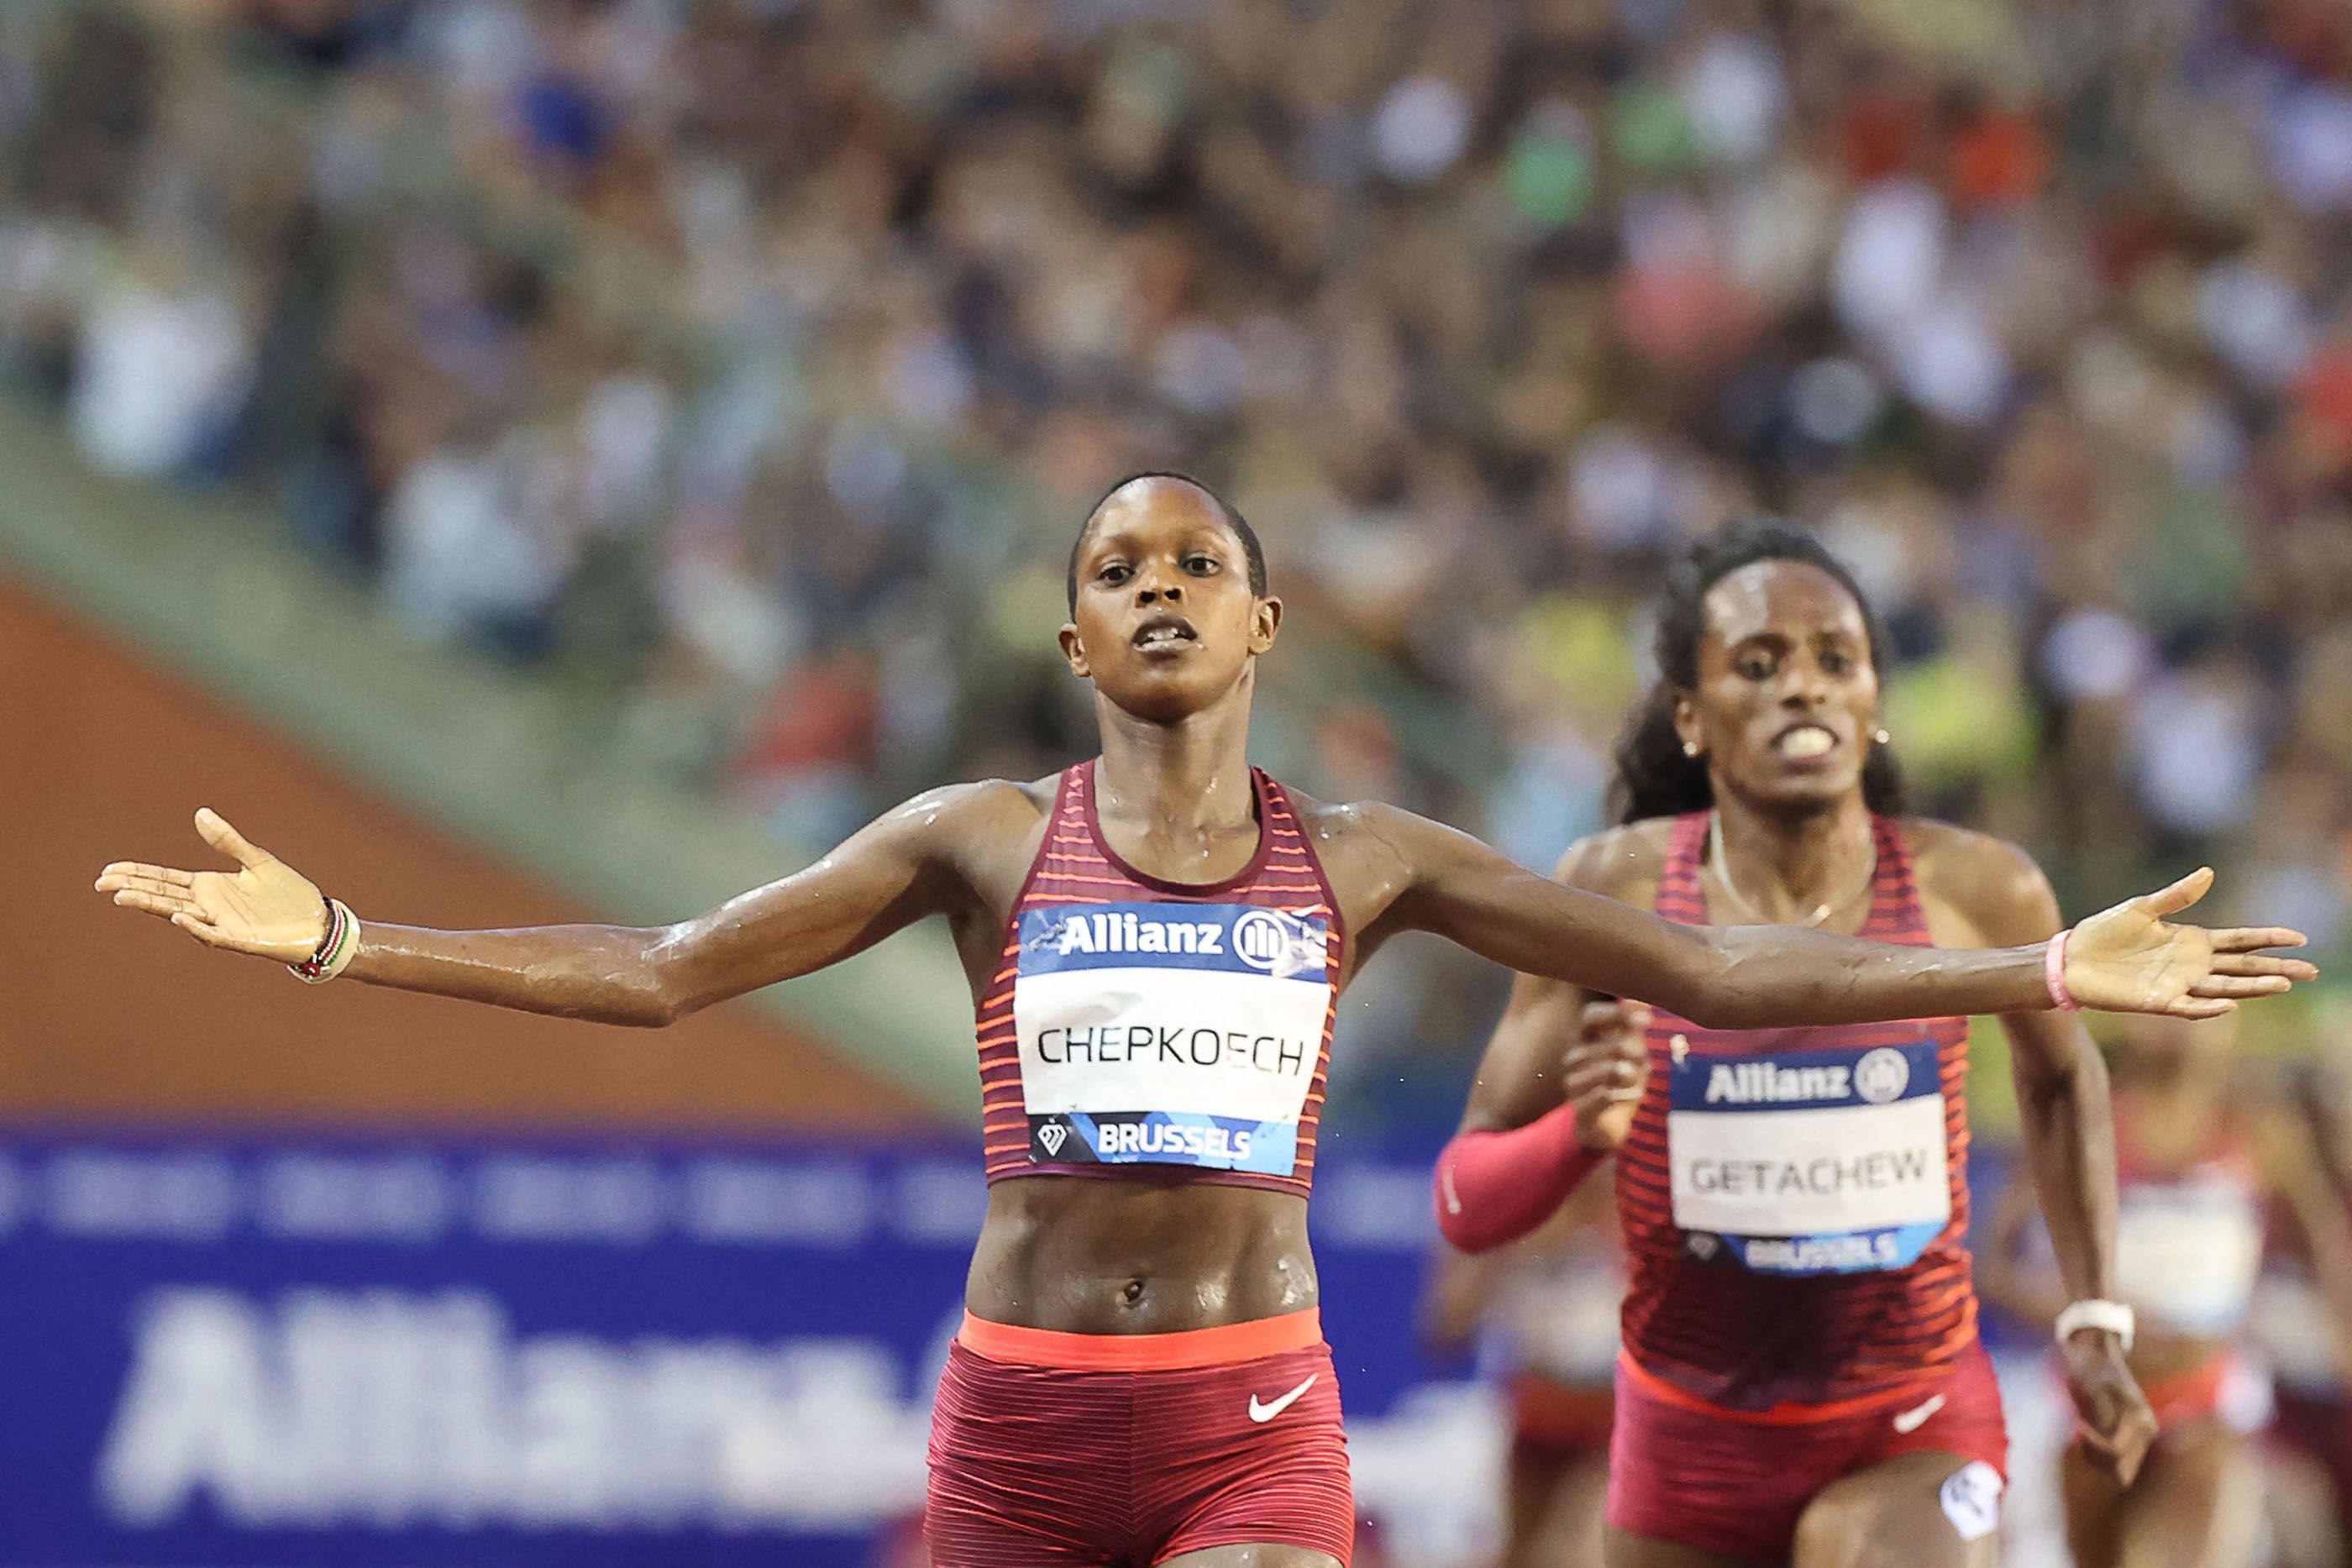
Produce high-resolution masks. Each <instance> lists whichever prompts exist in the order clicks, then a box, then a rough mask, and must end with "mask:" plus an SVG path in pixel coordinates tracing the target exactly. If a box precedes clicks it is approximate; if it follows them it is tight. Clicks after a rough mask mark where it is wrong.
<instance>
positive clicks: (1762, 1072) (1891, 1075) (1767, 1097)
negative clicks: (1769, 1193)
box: [1699, 1046, 1916, 1106]
mask: <svg viewBox="0 0 2352 1568" xmlns="http://www.w3.org/2000/svg"><path fill="white" fill-rule="evenodd" d="M1914 1049H1916V1048H1914ZM1808 1054H1809V1055H1811V1054H1816V1053H1808ZM1818 1054H1827V1053H1818ZM1700 1070H1701V1071H1705V1072H1706V1087H1705V1090H1704V1091H1703V1092H1702V1093H1701V1095H1700V1097H1699V1098H1700V1101H1701V1103H1703V1104H1705V1105H1707V1106H1721V1105H1836V1104H1847V1103H1853V1101H1856V1100H1859V1101H1861V1102H1863V1103H1864V1104H1870V1105H1885V1104H1891V1103H1893V1102H1895V1101H1897V1100H1900V1099H1902V1098H1903V1095H1904V1092H1905V1091H1906V1090H1907V1089H1909V1088H1910V1086H1911V1061H1910V1059H1909V1057H1908V1056H1907V1055H1906V1053H1905V1052H1904V1051H1899V1050H1896V1049H1895V1048H1893V1047H1888V1046H1881V1047H1879V1048H1878V1049H1877V1050H1874V1051H1866V1052H1864V1053H1863V1055H1862V1056H1861V1058H1860V1059H1859V1060H1857V1061H1802V1062H1791V1061H1772V1060H1770V1059H1769V1058H1768V1059H1765V1060H1762V1061H1711V1062H1706V1063H1703V1064H1701V1068H1700Z"/></svg>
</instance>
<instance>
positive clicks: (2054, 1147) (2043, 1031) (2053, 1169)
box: [1952, 834, 2156, 1483]
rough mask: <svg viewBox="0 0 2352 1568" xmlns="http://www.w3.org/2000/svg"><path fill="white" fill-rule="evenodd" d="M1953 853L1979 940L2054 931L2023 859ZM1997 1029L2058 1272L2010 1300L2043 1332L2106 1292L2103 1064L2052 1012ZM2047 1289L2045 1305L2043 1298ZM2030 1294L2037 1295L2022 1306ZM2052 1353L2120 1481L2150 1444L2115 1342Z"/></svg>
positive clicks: (2085, 1427) (2110, 1119) (2107, 1170)
mask: <svg viewBox="0 0 2352 1568" xmlns="http://www.w3.org/2000/svg"><path fill="white" fill-rule="evenodd" d="M1955 848H1956V852H1953V853H1952V860H1953V862H1955V863H1954V867H1953V869H1954V870H1955V871H1956V872H1957V873H1958V875H1957V876H1955V877H1954V878H1953V879H1952V883H1953V885H1954V888H1955V891H1956V893H1957V895H1958V896H1957V897H1956V899H1955V902H1956V903H1957V904H1958V905H1959V906H1960V908H1961V912H1962V913H1963V914H1964V915H1967V916H1968V919H1969V924H1970V925H1973V926H1975V928H1976V930H1977V932H1978V934H1979V936H1982V937H1983V938H1984V939H1986V940H1987V941H1991V942H2004V943H2021V944H2024V943H2044V942H2047V941H2048V940H2049V939H2050V938H2051V937H2052V936H2055V935H2056V934H2057V932H2058V931H2059V930H2060V928H2061V926H2062V924H2063V922H2062V920H2061V917H2060V915H2059V913H2058V897H2057V894H2054V893H2053V892H2052V891H2051V890H2050V882H2049V879H2048V878H2047V877H2045V876H2043V875H2042V868H2041V867H2040V866H2038V865H2036V864H2034V863H2033V862H2032V859H2031V858H2030V857H2029V856H2027V855H2026V854H2025V852H2023V851H2021V850H2019V849H2017V848H2016V847H2015V846H2013V845H2010V844H2005V843H2002V842H2000V841H1999V840H1996V839H1988V838H1983V837H1979V836H1978V835H1975V834H1968V835H1964V836H1963V837H1962V841H1961V842H1960V844H1958V845H1957V846H1956V847H1955ZM2000 1021H2001V1027H2002V1029H2003V1030H2004V1031H2005V1032H2006V1033H2007V1034H2008V1036H2009V1042H2010V1063H2011V1074H2012V1076H2013V1078H2014V1081H2015V1082H2016V1085H2017V1107H2018V1116H2019V1120H2020V1122H2021V1129H2022V1133H2023V1144H2024V1149H2023V1153H2024V1156H2025V1162H2026V1164H2027V1166H2029V1167H2030V1169H2031V1170H2032V1176H2033V1191H2034V1194H2035V1196H2036V1197H2038V1199H2039V1200H2040V1208H2041V1212H2042V1224H2043V1226H2044V1227H2045V1228H2047V1229H2048V1231H2049V1233H2050V1250H2051V1253H2052V1256H2053V1259H2054V1260H2055V1262H2056V1264H2057V1273H2058V1278H2057V1280H2056V1281H2042V1282H2041V1283H2040V1286H2039V1290H2038V1291H2034V1290H2029V1289H2027V1288H2025V1286H2024V1282H2023V1281H2015V1282H2014V1283H2015V1285H2016V1287H2017V1288H2016V1289H2015V1290H2014V1291H2012V1292H2011V1301H2012V1304H2014V1305H2017V1306H2021V1307H2025V1308H2027V1309H2028V1310H2029V1311H2030V1312H2032V1316H2034V1317H2035V1318H2037V1319H2040V1320H2041V1326H2042V1328H2043V1329H2045V1330H2047V1329H2049V1328H2051V1327H2053V1326H2054V1324H2055V1323H2056V1322H2057V1314H2058V1312H2061V1311H2063V1310H2064V1307H2065V1305H2066V1303H2067V1302H2069V1301H2088V1300H2099V1301H2105V1300H2109V1299H2111V1298H2112V1297H2113V1296H2114V1295H2115V1290H2116V1129H2115V1108H2114V1105H2113V1103H2112V1101H2111V1098H2110V1095H2109V1092H2108V1083H2107V1064H2106V1061H2105V1058H2103V1057H2102V1056H2100V1054H2099V1048H2098V1046H2097V1044H2096V1043H2095V1041H2093V1040H2092V1039H2091V1035H2090V1031H2089V1030H2086V1029H2084V1027H2083V1025H2082V1022H2081V1020H2080V1019H2075V1018H2072V1017H2070V1016H2068V1015H2067V1014H2065V1013H2062V1012H2013V1013H2008V1014H2005V1015H2003V1017H2002V1018H2001V1020H2000ZM2006 1240H2007V1241H2008V1243H2009V1246H2010V1248H2011V1250H2010V1252H2009V1253H2008V1255H2007V1256H2006V1258H2005V1259H2004V1261H2005V1262H2006V1264H2007V1265H2008V1267H2009V1268H2010V1269H2011V1270H2014V1269H2015V1266H2016V1258H2015V1254H2014V1245H2015V1242H2014V1238H2008V1239H2006ZM2053 1283H2054V1284H2055V1286H2056V1287H2057V1290H2058V1293H2059V1299H2058V1300H2057V1301H2055V1302H2054V1303H2053V1301H2050V1300H2049V1299H2048V1297H2049V1292H2050V1289H2051V1286H2052V1285H2053ZM2036 1295H2039V1296H2040V1298H2041V1299H2039V1300H2033V1299H2032V1297H2034V1296H2036ZM2044 1312H2047V1314H2048V1316H2047V1317H2046V1318H2043V1317H2042V1314H2043V1313H2044ZM2060 1354H2061V1355H2062V1356H2063V1360H2064V1363H2065V1367H2066V1387H2067V1392H2068V1394H2069V1395H2070V1396H2071V1397H2072V1398H2073V1400H2074V1409H2075V1413H2076V1415H2077V1416H2079V1417H2080V1422H2079V1427H2080V1437H2081V1441H2082V1443H2083V1445H2084V1450H2085V1452H2086V1453H2087V1454H2088V1456H2089V1458H2090V1459H2091V1461H2092V1462H2093V1463H2094V1464H2095V1465H2097V1466H2099V1467H2100V1468H2101V1469H2104V1470H2105V1471H2106V1472H2107V1473H2108V1474H2109V1475H2111V1476H2114V1477H2115V1478H2116V1479H2118V1480H2120V1481H2124V1482H2126V1483H2128V1482H2129V1480H2130V1479H2131V1478H2132V1477H2133V1476H2135V1475H2137V1473H2138V1472H2139V1468H2140V1465H2141V1463H2142V1462H2143V1461H2144V1460H2145V1459H2146V1458H2147V1448H2148V1445H2149V1444H2150V1443H2152V1442H2154V1441H2155V1439H2156V1416H2155V1415H2154V1414H2153V1413H2152V1412H2151V1411H2150V1410H2149V1409H2148V1406H2147V1396H2145V1395H2144V1394H2143V1393H2142V1392H2141V1391H2140V1387H2139V1384H2138V1382H2137V1379H2135V1378H2134V1377H2133V1376H2132V1374H2131V1369H2130V1368H2129V1367H2128V1366H2127V1365H2126V1364H2125V1359H2124V1346H2123V1341H2122V1340H2121V1339H2120V1338H2119V1337H2117V1336H2116V1334H2114V1333H2111V1332H2109V1331H2107V1330H2105V1329H2090V1328H2085V1329H2077V1330H2076V1331H2075V1332H2074V1333H2072V1334H2071V1335H2069V1336H2068V1337H2067V1342H2066V1343H2065V1344H2064V1345H2063V1346H2061V1347H2060Z"/></svg>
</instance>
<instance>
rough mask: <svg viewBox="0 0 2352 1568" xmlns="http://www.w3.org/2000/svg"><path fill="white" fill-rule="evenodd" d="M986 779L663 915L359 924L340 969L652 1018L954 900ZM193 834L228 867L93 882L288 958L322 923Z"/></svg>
mask: <svg viewBox="0 0 2352 1568" xmlns="http://www.w3.org/2000/svg"><path fill="white" fill-rule="evenodd" d="M1004 788H1007V787H1006V786H1002V785H997V786H991V785H971V784H968V785H957V786H953V787H951V788H949V789H939V790H933V791H931V792H930V793H929V794H926V795H921V796H918V797H917V798H916V799H915V800H911V801H909V802H908V803H907V804H906V805H904V806H901V807H899V808H898V809H897V810H893V811H890V812H888V813H886V814H885V815H884V816H882V817H880V818H878V819H877V820H876V821H873V822H872V823H870V824H868V825H867V826H866V827H865V828H863V829H861V830H860V831H858V832H856V833H855V834H853V835H852V836H851V837H850V838H849V839H848V840H847V841H845V842H844V843H843V844H842V845H841V846H840V847H839V848H838V849H836V850H835V851H834V852H832V853H831V854H828V855H826V856H825V857H824V859H822V860H820V861H818V862H815V863H814V865H811V866H809V867H807V868H806V869H804V870H803V871H800V872H796V873H793V875H791V876H788V877H785V878H783V879H782V880H781V881H777V882H772V883H769V884H767V885H766V886H764V887H761V888H757V889H754V890H753V891H751V892H750V893H746V894H742V895H741V896H740V897H737V898H734V899H730V900H729V901H728V902H727V903H725V904H721V905H719V907H718V908H716V909H713V910H710V911H709V912H708V913H707V914H703V915H697V916H695V917H694V918H693V919H690V920H683V921H679V922H677V924H675V925H653V926H627V925H542V926H530V927H524V928H520V929H515V930H490V931H441V930H434V929H430V928H427V927H423V926H414V925H387V924H384V923H382V922H378V921H375V920H369V921H367V922H366V923H365V924H364V925H363V927H362V940H361V943H360V946H359V950H358V952H357V954H356V955H355V956H353V957H352V961H351V965H350V967H349V968H348V969H347V970H345V971H344V972H345V974H346V975H347V976H348V977H350V978H352V979H356V980H362V981H365V982H367V983H368V984H370V985H378V986H390V987H394V988H398V989H401V990H410V991H425V992H429V993H431V994H433V995H436V996H445V997H454V998H459V999H461V1000H465V1001H474V1002H486V1003H488V1004H490V1005H492V1006H495V1007H504V1008H514V1009H520V1010H522V1011H525V1012H536V1013H549V1014H553V1015H556V1016H558V1017H562V1018H577V1019H593V1020H595V1021H597V1022H602V1023H614V1024H635V1025H643V1026H658V1025H662V1024H667V1023H670V1022H672V1021H674V1020H676V1019H680V1018H683V1017H685V1016H686V1015H688V1014H689V1013H692V1012H694V1011H696V1010H698V1009H701V1008H705V1007H709V1005H710V1004H711V1003H713V1002H718V1001H723V1000H725V999H726V998H730V997H735V996H740V995H742V994H743V993H745V992H747V991H753V990H757V989H759V988H761V987H762V986H769V985H773V984H774V983H776V982H777V981H779V980H787V979H791V978H793V977H795V976H799V975H805V974H809V973H811V972H813V971H814V970H817V969H821V968H824V967H826V966H827V965H829V964H835V963H838V962H839V961H840V960H842V959H844V958H846V957H849V956H852V955H853V954H856V953H859V952H862V951H864V950H865V949H866V948H867V947H870V946H873V945H874V944H875V943H877V942H878V941H880V940H881V939H882V938H884V937H885V936H889V935H891V934H892V933H893V932H896V931H898V930H900V929H901V928H903V927H905V926H907V925H911V924H912V923H914V922H915V921H917V920H919V919H921V918H922V917H923V916H925V915H931V914H936V913H940V912H943V911H945V910H947V909H948V908H950V906H951V904H953V902H954V900H955V899H956V898H957V897H958V896H959V895H960V894H961V888H962V882H961V877H960V876H959V874H958V872H957V868H956V865H955V863H954V856H953V854H952V853H951V846H952V844H953V842H954V841H955V835H956V832H957V830H958V827H959V825H960V824H959V819H960V818H961V817H962V816H964V815H965V814H967V813H969V812H971V811H972V810H975V809H977V808H978V806H979V803H980V796H981V794H982V792H983V791H987V790H990V789H1004ZM196 826H197V831H199V832H200V833H201V834H202V835H203V836H204V838H205V841H206V842H207V843H209V844H211V845H212V846H213V847H214V848H215V849H216V850H218V851H220V852H222V853H224V854H226V855H227V856H229V857H230V858H231V859H233V860H235V861H236V862H237V865H238V867H239V869H238V870H237V871H236V872H234V873H225V872H185V871H179V870H175V869H173V868H170V867H165V866H154V865H147V864H142V863H137V862H117V863H115V864H113V865H110V866H109V867H107V868H106V871H105V872H104V873H102V874H101V875H100V878H99V880H98V888H99V891H100V892H102V893H111V894H113V895H114V902H115V903H117V904H121V905H123V906H124V907H126V908H131V909H137V910H140V911H142V912H143V913H146V914H149V915H156V916H159V917H161V918H163V919H166V920H169V921H170V922H172V924H173V925H177V926H178V927H180V929H182V930H184V931H185V932H187V933H188V934H189V935H191V936H194V937H195V938H196V939H197V940H199V941H201V942H204V943H205V944H206V945H208V946H215V947H222V948H226V949H228V950H230V951H232V952H240V953H249V954H253V955H255V956H260V957H268V958H275V959H278V960H279V961H281V962H287V963H295V962H299V961H300V960H302V959H304V958H307V957H308V956H310V951H311V949H312V948H314V947H315V946H317V944H318V943H319V941H320V939H321V937H322V936H323V934H324V920H323V917H322V915H321V909H322V901H321V899H320V894H319V890H318V888H317V887H316V886H314V885H313V884H312V883H310V882H309V880H308V879H306V878H304V877H303V876H302V875H301V874H300V873H297V872H296V871H294V870H293V868H291V867H290V866H288V865H287V864H285V862H282V861H279V860H278V859H277V858H276V857H275V856H272V855H270V854H269V853H268V852H267V851H265V850H262V849H260V848H258V847H257V846H256V845H254V844H252V843H251V842H249V841H247V840H246V839H245V838H244V836H243V835H241V834H240V833H238V832H237V831H236V829H235V828H233V827H231V826H229V824H228V823H227V822H226V821H224V820H223V819H222V818H220V817H219V816H218V815H216V814H215V813H213V812H211V811H203V812H199V813H198V814H197V821H196Z"/></svg>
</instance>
